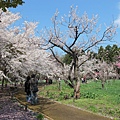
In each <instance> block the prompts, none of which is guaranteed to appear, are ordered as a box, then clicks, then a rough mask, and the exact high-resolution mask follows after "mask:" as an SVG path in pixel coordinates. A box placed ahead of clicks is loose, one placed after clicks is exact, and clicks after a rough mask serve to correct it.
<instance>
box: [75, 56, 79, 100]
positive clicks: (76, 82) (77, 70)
mask: <svg viewBox="0 0 120 120" xmlns="http://www.w3.org/2000/svg"><path fill="white" fill-rule="evenodd" d="M75 57H76V58H75V62H74V80H75V86H74V99H78V98H80V78H79V67H78V57H77V56H75Z"/></svg>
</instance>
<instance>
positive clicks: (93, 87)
mask: <svg viewBox="0 0 120 120" xmlns="http://www.w3.org/2000/svg"><path fill="white" fill-rule="evenodd" d="M80 91H81V98H80V99H78V100H76V101H74V102H73V89H71V88H70V87H69V86H67V85H66V84H65V83H64V82H63V81H62V89H61V91H60V90H58V85H57V84H52V85H49V86H46V87H45V88H44V89H42V90H41V92H40V95H41V96H44V97H49V98H51V99H54V100H56V101H59V102H61V103H64V104H70V105H74V106H76V107H79V108H82V109H85V110H89V111H92V112H94V113H99V114H102V115H105V116H111V117H114V118H119V119H120V80H116V81H114V80H110V81H109V82H107V83H106V84H105V88H104V89H102V88H101V82H100V81H98V82H93V81H92V82H89V83H88V84H81V87H80ZM65 98H67V99H65Z"/></svg>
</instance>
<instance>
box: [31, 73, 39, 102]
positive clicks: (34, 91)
mask: <svg viewBox="0 0 120 120" xmlns="http://www.w3.org/2000/svg"><path fill="white" fill-rule="evenodd" d="M30 91H31V104H36V103H37V92H38V80H37V79H36V77H35V74H32V76H31V79H30Z"/></svg>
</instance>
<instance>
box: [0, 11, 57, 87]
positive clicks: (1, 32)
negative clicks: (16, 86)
mask: <svg viewBox="0 0 120 120" xmlns="http://www.w3.org/2000/svg"><path fill="white" fill-rule="evenodd" d="M0 12H1V21H2V22H0V71H1V72H0V75H1V77H3V79H2V86H3V84H4V80H7V81H13V80H14V79H18V80H19V81H24V80H25V77H26V76H27V75H28V74H29V72H30V71H33V72H34V71H37V72H38V73H41V74H45V75H46V73H49V74H51V73H52V74H53V72H54V70H56V71H57V69H53V67H54V66H55V64H56V63H55V62H54V59H53V58H51V54H50V53H48V52H46V51H45V50H41V49H40V47H39V44H40V38H39V37H37V36H36V35H35V29H36V27H37V24H38V23H37V22H34V23H33V22H27V21H25V22H24V23H23V26H13V23H14V22H16V20H18V19H20V17H21V16H20V15H19V14H18V13H17V14H13V13H11V12H9V11H7V12H5V13H4V12H3V11H2V10H1V11H0Z"/></svg>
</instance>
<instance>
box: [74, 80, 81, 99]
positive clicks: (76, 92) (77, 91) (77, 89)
mask: <svg viewBox="0 0 120 120" xmlns="http://www.w3.org/2000/svg"><path fill="white" fill-rule="evenodd" d="M79 98H80V79H78V80H77V82H76V85H75V87H74V99H79Z"/></svg>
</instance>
